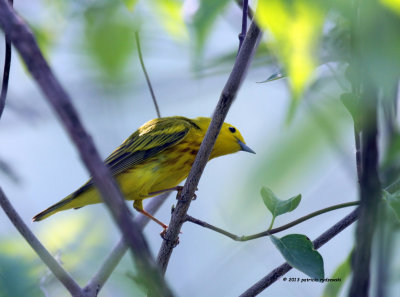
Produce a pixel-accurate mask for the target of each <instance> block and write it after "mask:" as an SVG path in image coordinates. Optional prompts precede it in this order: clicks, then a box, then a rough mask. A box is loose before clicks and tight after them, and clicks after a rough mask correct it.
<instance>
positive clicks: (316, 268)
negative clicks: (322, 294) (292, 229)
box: [270, 234, 324, 280]
mask: <svg viewBox="0 0 400 297" xmlns="http://www.w3.org/2000/svg"><path fill="white" fill-rule="evenodd" d="M270 238H271V241H272V243H273V244H274V245H275V246H276V247H277V249H278V250H279V251H280V252H281V254H282V256H283V257H284V258H285V260H286V261H287V262H288V263H289V264H290V265H291V266H292V267H293V268H296V269H297V270H300V271H301V272H304V273H305V274H307V275H308V276H309V277H312V278H316V279H318V280H321V279H324V260H323V259H322V256H321V254H320V253H318V252H317V251H316V250H314V247H313V244H312V242H311V241H310V239H308V237H307V236H305V235H302V234H289V235H286V236H284V237H282V238H278V237H275V236H273V235H271V236H270Z"/></svg>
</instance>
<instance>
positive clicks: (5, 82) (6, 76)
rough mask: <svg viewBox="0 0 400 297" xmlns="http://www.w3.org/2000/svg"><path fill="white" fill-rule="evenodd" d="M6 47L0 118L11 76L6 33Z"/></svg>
mask: <svg viewBox="0 0 400 297" xmlns="http://www.w3.org/2000/svg"><path fill="white" fill-rule="evenodd" d="M9 2H10V5H11V6H12V5H13V0H9ZM5 40H6V42H5V43H6V49H5V57H4V71H3V83H2V84H1V94H0V119H1V116H2V114H3V111H4V107H5V106H6V98H7V91H8V80H9V78H10V67H11V42H10V40H9V38H8V37H7V35H5Z"/></svg>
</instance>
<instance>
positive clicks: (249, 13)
mask: <svg viewBox="0 0 400 297" xmlns="http://www.w3.org/2000/svg"><path fill="white" fill-rule="evenodd" d="M243 2H244V0H236V4H237V5H239V7H240V8H241V9H242V10H243ZM247 17H248V18H249V20H250V21H254V11H253V10H252V9H251V7H250V6H249V5H247Z"/></svg>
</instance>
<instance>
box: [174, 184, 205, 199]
mask: <svg viewBox="0 0 400 297" xmlns="http://www.w3.org/2000/svg"><path fill="white" fill-rule="evenodd" d="M176 190H177V192H178V193H177V194H176V200H180V199H181V194H182V190H183V187H182V186H177V187H176ZM198 190H199V188H196V190H195V191H198ZM196 199H197V195H196V193H193V197H192V200H196Z"/></svg>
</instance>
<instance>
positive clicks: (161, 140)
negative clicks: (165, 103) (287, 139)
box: [33, 116, 254, 228]
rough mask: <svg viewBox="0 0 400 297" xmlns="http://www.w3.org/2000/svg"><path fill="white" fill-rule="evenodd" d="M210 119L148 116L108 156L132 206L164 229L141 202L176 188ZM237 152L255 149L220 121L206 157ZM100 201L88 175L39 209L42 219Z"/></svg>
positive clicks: (36, 219)
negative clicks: (217, 131) (87, 179)
mask: <svg viewBox="0 0 400 297" xmlns="http://www.w3.org/2000/svg"><path fill="white" fill-rule="evenodd" d="M210 122H211V119H210V118H205V117H199V118H196V119H188V118H185V117H178V116H175V117H166V118H158V119H154V120H151V121H149V122H147V123H145V124H144V125H143V126H141V127H140V128H139V129H138V130H137V131H136V132H134V133H133V134H132V135H131V136H129V137H128V138H127V139H126V140H125V141H124V142H123V143H122V144H121V145H120V146H119V147H118V148H117V149H116V150H115V151H114V152H113V153H112V154H111V155H110V156H109V157H108V158H107V159H106V160H105V163H106V164H107V166H108V167H109V169H110V171H111V174H112V175H113V176H114V177H115V179H116V181H117V183H118V184H119V186H120V188H121V191H122V193H123V194H124V196H125V199H127V200H134V204H133V206H134V208H135V209H136V210H138V211H139V212H141V213H143V214H144V215H146V216H148V217H150V218H151V219H152V220H154V221H155V222H157V223H158V224H160V225H161V226H162V227H163V228H166V227H167V226H166V225H165V224H163V223H162V222H160V221H159V220H157V219H156V218H154V217H153V216H151V215H150V214H149V213H147V212H145V211H144V209H143V204H142V201H143V199H145V198H148V197H152V196H155V195H157V194H159V193H161V192H165V191H170V190H173V189H177V187H176V186H177V185H178V184H179V183H180V182H181V181H183V180H184V179H185V178H186V177H187V176H188V174H189V172H190V169H191V167H192V165H193V162H194V159H195V157H196V154H197V152H198V150H199V148H200V144H201V142H202V140H203V138H204V136H205V134H206V131H207V129H208V126H209V125H210ZM238 151H246V152H250V153H254V151H253V150H252V149H250V148H249V147H248V146H247V145H246V144H245V142H244V140H243V137H242V135H241V134H240V132H239V131H238V130H237V129H236V128H235V127H233V126H232V125H230V124H228V123H224V124H223V126H222V128H221V132H220V134H219V135H218V138H217V140H216V142H215V146H214V148H213V150H212V152H211V156H210V159H213V158H216V157H219V156H222V155H227V154H232V153H235V152H238ZM99 202H102V200H101V197H100V194H99V193H98V191H97V189H96V188H95V187H94V184H93V181H92V179H90V180H89V181H88V182H87V183H86V184H84V185H83V186H82V187H80V188H79V189H78V190H76V191H75V192H73V193H72V194H70V195H69V196H67V197H65V198H64V199H62V200H61V201H59V202H57V203H56V204H54V205H53V206H50V207H49V208H47V209H46V210H44V211H42V212H41V213H39V214H37V215H36V216H35V217H34V218H33V221H40V220H43V219H45V218H47V217H49V216H51V215H53V214H55V213H56V212H59V211H61V210H66V209H71V208H75V209H76V208H80V207H83V206H85V205H88V204H95V203H99Z"/></svg>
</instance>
